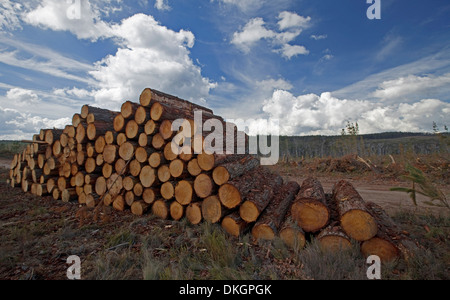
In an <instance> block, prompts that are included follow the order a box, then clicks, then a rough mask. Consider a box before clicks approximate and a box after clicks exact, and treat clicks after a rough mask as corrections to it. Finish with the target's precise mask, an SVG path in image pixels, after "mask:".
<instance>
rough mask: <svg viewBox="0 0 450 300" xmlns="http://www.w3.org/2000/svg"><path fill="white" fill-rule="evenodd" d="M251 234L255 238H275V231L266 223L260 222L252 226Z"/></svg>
mask: <svg viewBox="0 0 450 300" xmlns="http://www.w3.org/2000/svg"><path fill="white" fill-rule="evenodd" d="M252 236H253V237H254V238H255V239H256V240H265V241H272V240H274V239H275V232H274V230H273V228H272V227H271V226H269V225H268V224H261V225H257V226H254V227H253V230H252Z"/></svg>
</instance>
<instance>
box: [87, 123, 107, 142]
mask: <svg viewBox="0 0 450 300" xmlns="http://www.w3.org/2000/svg"><path fill="white" fill-rule="evenodd" d="M111 130H112V125H111V124H110V123H102V122H94V123H91V124H88V125H87V128H86V135H87V138H88V139H89V140H90V141H95V140H96V139H97V138H99V137H100V136H104V135H105V134H106V133H107V132H108V131H111Z"/></svg>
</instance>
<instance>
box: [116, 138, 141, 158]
mask: <svg viewBox="0 0 450 300" xmlns="http://www.w3.org/2000/svg"><path fill="white" fill-rule="evenodd" d="M137 147H138V146H137V144H136V143H133V142H126V143H124V144H123V145H122V146H120V148H119V156H120V158H122V159H123V160H125V161H129V160H131V159H132V158H133V157H134V154H135V151H136V148H137Z"/></svg>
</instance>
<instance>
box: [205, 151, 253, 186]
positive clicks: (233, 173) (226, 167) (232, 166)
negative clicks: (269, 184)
mask: <svg viewBox="0 0 450 300" xmlns="http://www.w3.org/2000/svg"><path fill="white" fill-rule="evenodd" d="M233 157H234V156H233ZM240 157H241V156H236V159H237V158H240ZM259 165H260V162H259V160H257V159H256V158H254V157H252V156H244V157H243V158H241V159H239V160H235V161H232V162H227V163H225V164H223V165H221V166H219V167H216V168H215V169H214V171H213V179H214V182H215V183H216V184H217V185H219V186H222V185H224V184H225V183H227V182H228V181H230V180H233V179H236V178H238V177H240V176H242V175H244V174H246V173H248V172H252V171H253V170H254V169H256V168H257V167H258V166H259Z"/></svg>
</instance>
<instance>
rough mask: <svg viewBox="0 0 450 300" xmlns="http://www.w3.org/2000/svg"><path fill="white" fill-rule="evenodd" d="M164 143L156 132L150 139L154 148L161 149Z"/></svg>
mask: <svg viewBox="0 0 450 300" xmlns="http://www.w3.org/2000/svg"><path fill="white" fill-rule="evenodd" d="M165 145H166V141H165V140H164V139H163V137H162V136H161V134H160V133H157V134H155V135H154V136H153V139H152V147H153V148H155V149H156V150H161V149H163V148H164V146H165Z"/></svg>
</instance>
